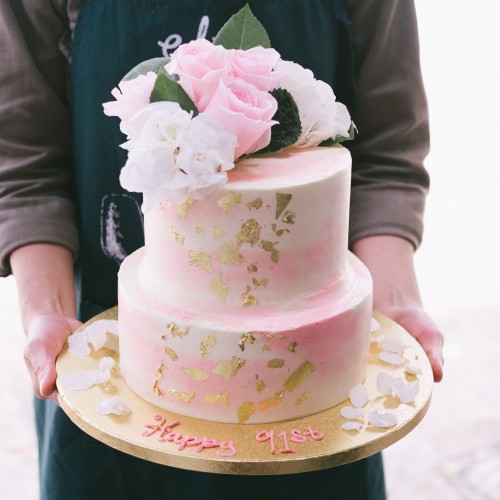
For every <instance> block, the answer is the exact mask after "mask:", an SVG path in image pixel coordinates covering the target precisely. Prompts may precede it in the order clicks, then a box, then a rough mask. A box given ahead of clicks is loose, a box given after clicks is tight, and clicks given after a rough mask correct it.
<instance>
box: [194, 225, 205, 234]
mask: <svg viewBox="0 0 500 500" xmlns="http://www.w3.org/2000/svg"><path fill="white" fill-rule="evenodd" d="M195 231H196V233H197V234H205V228H204V227H201V226H196V228H195Z"/></svg>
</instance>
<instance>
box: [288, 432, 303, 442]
mask: <svg viewBox="0 0 500 500" xmlns="http://www.w3.org/2000/svg"><path fill="white" fill-rule="evenodd" d="M291 433H292V437H291V438H290V441H293V442H294V443H305V442H306V441H307V437H306V436H304V434H303V433H302V431H300V430H299V429H292V431H291Z"/></svg>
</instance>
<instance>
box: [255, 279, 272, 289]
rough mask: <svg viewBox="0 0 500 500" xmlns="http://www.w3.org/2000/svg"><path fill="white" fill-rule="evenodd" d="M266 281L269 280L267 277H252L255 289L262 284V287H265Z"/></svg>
mask: <svg viewBox="0 0 500 500" xmlns="http://www.w3.org/2000/svg"><path fill="white" fill-rule="evenodd" d="M268 282H269V280H268V279H267V278H262V279H261V280H257V279H255V278H252V283H253V286H254V288H255V289H257V288H259V286H263V287H264V288H266V287H267V283H268Z"/></svg>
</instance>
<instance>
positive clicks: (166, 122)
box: [103, 5, 355, 212]
mask: <svg viewBox="0 0 500 500" xmlns="http://www.w3.org/2000/svg"><path fill="white" fill-rule="evenodd" d="M112 95H113V96H114V97H115V99H116V100H115V101H113V102H108V103H105V104H104V105H103V106H104V112H105V114H107V115H108V116H117V117H119V118H120V120H121V122H120V129H121V131H122V132H123V133H124V134H125V135H126V136H127V139H128V140H127V141H126V142H125V143H124V144H122V147H123V148H125V149H126V150H127V151H128V159H127V162H126V164H125V166H124V167H123V169H122V171H121V174H120V182H121V184H122V186H123V187H124V188H125V189H127V190H128V191H136V192H142V193H144V195H145V196H144V203H143V207H142V208H143V211H144V212H147V211H148V210H149V209H151V208H152V207H153V206H154V205H155V204H156V203H157V202H158V201H160V200H161V199H164V200H167V201H169V202H172V203H175V204H181V203H183V202H185V201H186V200H187V199H189V198H191V199H194V200H197V199H201V198H203V197H204V196H205V195H207V194H208V193H209V192H211V191H212V190H213V189H215V188H217V187H223V186H224V185H225V184H226V182H227V179H228V177H227V172H228V171H229V170H231V169H232V168H234V167H235V164H236V163H237V162H238V161H239V160H241V159H243V158H245V157H247V156H250V155H257V154H268V153H274V152H277V151H280V150H283V149H285V148H289V147H298V148H306V147H313V146H334V145H336V144H338V143H340V142H342V141H343V140H346V139H352V137H353V135H354V132H355V127H354V125H353V123H352V121H351V118H350V116H349V113H348V111H347V108H346V107H345V106H344V105H343V104H341V103H339V102H337V101H336V98H335V94H334V92H333V90H332V88H331V87H330V86H329V85H328V84H326V83H325V82H323V81H321V80H317V79H315V78H314V75H313V73H312V72H311V71H310V70H308V69H305V68H303V67H302V66H300V65H299V64H296V63H294V62H291V61H284V60H282V59H281V57H280V54H279V53H278V52H277V51H276V50H274V49H272V48H271V44H270V41H269V37H268V35H267V33H266V31H265V29H264V28H263V26H262V25H261V24H260V22H259V21H258V20H257V19H256V18H255V16H254V15H253V14H252V12H251V10H250V8H249V7H248V5H246V6H245V7H244V8H243V9H241V10H240V11H239V12H238V13H237V14H235V15H234V16H232V17H231V18H230V19H229V21H228V22H227V23H226V24H225V25H224V26H223V27H222V29H221V30H220V31H219V33H218V34H217V36H216V37H215V39H214V41H213V43H212V42H210V41H208V40H205V39H198V40H194V41H192V42H189V43H186V44H183V45H181V46H179V47H178V48H177V49H176V50H175V51H174V52H173V53H172V54H171V57H170V59H169V58H155V59H151V60H148V61H145V62H143V63H141V64H139V65H138V66H136V67H135V68H134V69H133V70H132V71H130V72H129V73H128V74H127V75H126V76H125V77H124V78H123V80H122V81H121V82H120V84H119V86H118V88H115V89H113V91H112Z"/></svg>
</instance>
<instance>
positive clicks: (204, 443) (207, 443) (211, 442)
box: [196, 437, 219, 453]
mask: <svg viewBox="0 0 500 500" xmlns="http://www.w3.org/2000/svg"><path fill="white" fill-rule="evenodd" d="M218 447H219V443H218V442H217V441H216V440H215V439H209V438H207V437H203V438H201V444H200V446H198V448H197V449H196V451H197V452H198V453H201V452H202V451H203V450H204V449H205V448H218Z"/></svg>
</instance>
